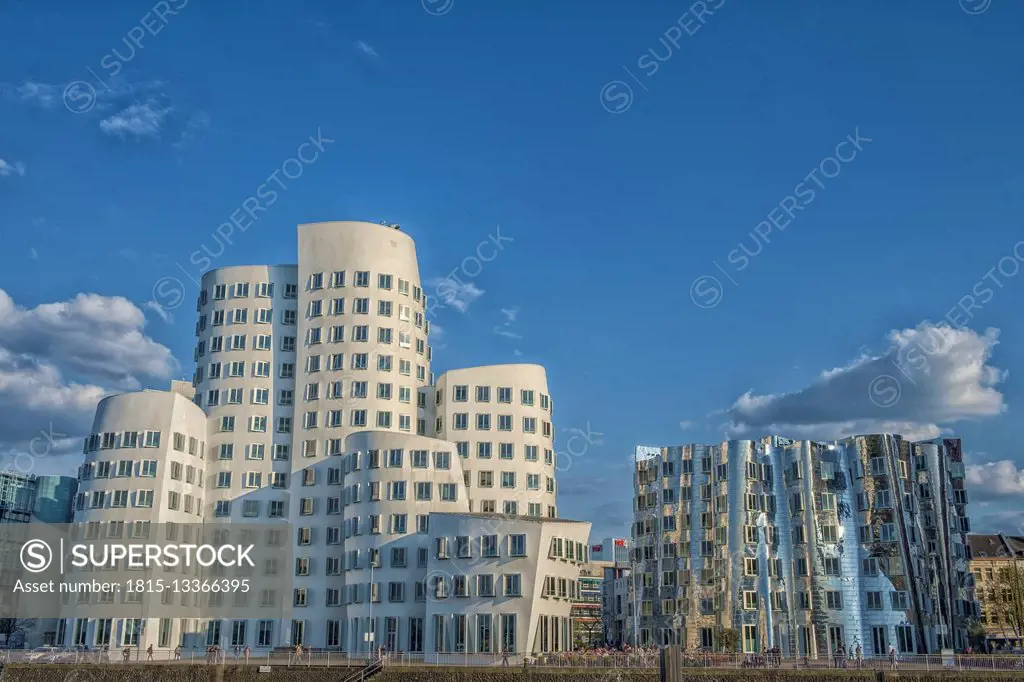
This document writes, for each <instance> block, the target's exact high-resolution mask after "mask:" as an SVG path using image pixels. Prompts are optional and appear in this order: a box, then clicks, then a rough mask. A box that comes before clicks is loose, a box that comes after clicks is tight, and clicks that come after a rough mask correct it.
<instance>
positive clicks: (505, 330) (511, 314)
mask: <svg viewBox="0 0 1024 682" xmlns="http://www.w3.org/2000/svg"><path fill="white" fill-rule="evenodd" d="M500 312H501V316H502V317H504V318H505V321H504V322H502V323H501V324H500V325H498V326H497V327H495V328H494V333H495V334H497V335H498V336H504V337H505V338H507V339H521V338H523V337H522V335H521V334H517V333H516V332H515V331H513V329H512V324H513V323H514V322H515V321H516V318H517V317H518V316H519V308H518V307H512V308H502V309H501V311H500Z"/></svg>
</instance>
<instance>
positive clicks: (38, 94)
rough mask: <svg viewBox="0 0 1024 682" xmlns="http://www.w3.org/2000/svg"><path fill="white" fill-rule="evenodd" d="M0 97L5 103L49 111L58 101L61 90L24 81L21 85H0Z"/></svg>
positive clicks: (57, 87)
mask: <svg viewBox="0 0 1024 682" xmlns="http://www.w3.org/2000/svg"><path fill="white" fill-rule="evenodd" d="M0 96H2V98H3V99H4V100H5V101H9V102H15V103H18V104H30V105H35V106H40V107H43V108H44V109H49V108H51V107H53V106H54V105H55V104H56V103H57V101H58V100H59V99H60V97H61V89H60V87H59V86H56V85H50V84H49V83H37V82H35V81H25V82H24V83H22V84H21V85H13V84H11V83H0Z"/></svg>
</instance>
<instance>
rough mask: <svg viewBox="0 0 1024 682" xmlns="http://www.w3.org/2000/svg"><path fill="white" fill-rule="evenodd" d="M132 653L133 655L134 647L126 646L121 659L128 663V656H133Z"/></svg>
mask: <svg viewBox="0 0 1024 682" xmlns="http://www.w3.org/2000/svg"><path fill="white" fill-rule="evenodd" d="M131 655H132V648H131V647H130V646H126V647H125V648H124V651H122V652H121V661H122V662H124V663H127V662H128V657H129V656H131Z"/></svg>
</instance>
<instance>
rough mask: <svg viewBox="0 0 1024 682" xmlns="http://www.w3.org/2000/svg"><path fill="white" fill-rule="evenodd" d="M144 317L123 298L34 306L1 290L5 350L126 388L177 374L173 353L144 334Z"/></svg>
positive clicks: (90, 297)
mask: <svg viewBox="0 0 1024 682" xmlns="http://www.w3.org/2000/svg"><path fill="white" fill-rule="evenodd" d="M145 324H146V318H145V315H144V314H143V312H142V311H141V310H139V308H137V307H136V306H135V305H134V304H133V303H132V302H131V301H129V300H128V299H126V298H122V297H119V296H116V297H107V296H100V295H98V294H78V295H77V296H76V297H75V298H73V299H71V300H69V301H64V302H61V303H44V304H41V305H38V306H36V307H35V308H31V309H28V308H22V307H20V306H17V305H15V303H14V301H13V300H12V299H11V297H10V296H9V295H8V294H7V292H6V291H4V290H2V289H0V348H6V349H7V350H9V351H10V352H12V353H15V354H25V355H28V356H31V357H33V358H37V359H39V360H40V361H42V362H52V363H54V364H56V365H58V366H59V367H61V369H62V370H64V371H68V372H73V373H76V374H79V375H82V376H83V377H90V378H93V379H96V380H99V381H104V382H108V383H112V384H116V385H118V386H121V387H125V388H135V387H138V386H139V385H140V383H139V381H138V379H137V378H136V377H137V376H140V375H141V376H148V377H156V378H161V379H166V378H168V377H170V376H172V375H174V374H175V373H176V372H177V371H178V370H179V366H178V363H177V362H176V361H175V359H174V357H173V356H172V355H171V351H170V350H169V349H168V348H166V347H165V346H163V345H161V344H159V343H157V342H156V341H154V340H153V339H151V338H149V337H148V336H146V335H145V334H144V333H143V328H144V327H145Z"/></svg>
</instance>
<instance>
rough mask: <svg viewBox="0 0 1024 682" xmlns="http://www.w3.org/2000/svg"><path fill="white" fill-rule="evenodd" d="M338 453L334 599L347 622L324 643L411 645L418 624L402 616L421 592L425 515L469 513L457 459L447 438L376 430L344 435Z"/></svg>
mask: <svg viewBox="0 0 1024 682" xmlns="http://www.w3.org/2000/svg"><path fill="white" fill-rule="evenodd" d="M345 452H346V455H345V465H344V471H345V487H344V492H343V499H342V505H343V509H344V513H343V515H342V523H341V530H342V535H343V537H344V557H343V560H342V562H341V563H342V566H341V567H340V568H341V569H342V571H343V574H344V583H345V584H344V594H343V595H341V598H340V599H339V595H334V603H336V604H337V605H341V604H344V605H345V608H346V609H347V611H348V614H349V619H350V623H351V627H346V626H345V625H342V624H339V628H338V629H339V630H340V632H339V634H338V638H337V639H336V640H334V641H328V642H327V645H328V646H341V645H342V643H347V650H348V651H353V652H355V651H359V650H360V649H361V648H364V647H367V646H368V645H367V644H365V643H364V642H367V641H369V639H368V638H366V637H365V636H364V635H366V633H374V637H373V639H374V641H377V642H379V643H380V645H381V646H386V647H388V648H389V650H392V651H397V650H398V649H402V648H406V647H408V648H407V649H406V650H414V648H413V646H411V645H415V643H416V642H417V641H423V627H424V625H423V618H422V616H420V618H419V620H416V619H415V617H414V616H411V615H410V613H411V609H412V610H414V609H415V605H416V603H417V602H419V603H420V604H422V602H424V601H425V597H426V592H425V589H424V585H425V584H426V578H427V557H428V550H429V548H430V543H431V537H432V536H431V528H430V520H431V518H432V516H431V515H432V514H433V513H436V512H466V511H468V510H469V505H468V503H467V498H466V491H465V488H464V487H463V485H462V463H461V462H460V461H459V457H458V455H457V454H456V452H455V445H454V444H453V443H448V442H445V441H440V440H437V439H435V438H428V437H426V436H414V435H407V434H400V433H389V432H384V431H363V432H359V433H355V434H353V435H351V436H349V437H348V438H347V439H346V440H345ZM328 589H332V588H330V587H329V588H328ZM334 589H336V588H334ZM331 601H332V600H331V598H330V597H329V598H328V603H331ZM413 613H414V611H413ZM296 617H297V614H296ZM377 623H380V624H381V626H380V627H378V626H377ZM329 630H331V628H329ZM406 641H408V642H409V643H411V645H409V644H406V643H405V642H406ZM400 643H401V644H400ZM420 650H421V651H422V649H420Z"/></svg>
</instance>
